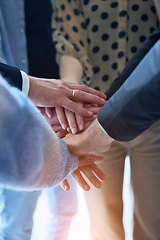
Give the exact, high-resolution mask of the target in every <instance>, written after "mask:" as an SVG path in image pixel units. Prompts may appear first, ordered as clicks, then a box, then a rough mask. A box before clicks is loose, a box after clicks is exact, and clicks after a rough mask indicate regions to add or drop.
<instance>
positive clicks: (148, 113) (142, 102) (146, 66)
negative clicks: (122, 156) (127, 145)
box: [98, 40, 160, 141]
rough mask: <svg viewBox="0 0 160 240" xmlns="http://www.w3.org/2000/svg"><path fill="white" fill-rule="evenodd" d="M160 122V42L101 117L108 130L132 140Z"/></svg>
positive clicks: (113, 135)
mask: <svg viewBox="0 0 160 240" xmlns="http://www.w3.org/2000/svg"><path fill="white" fill-rule="evenodd" d="M158 119H160V40H158V41H157V42H156V43H155V44H154V45H153V47H152V48H151V49H150V51H149V52H148V53H147V54H146V56H145V57H144V58H143V60H142V61H141V62H140V63H139V64H138V66H137V67H136V68H135V70H134V71H133V72H132V74H131V75H130V76H129V78H128V79H127V80H126V81H125V82H124V84H123V85H122V86H121V87H120V88H119V90H118V91H117V92H116V93H115V94H114V95H113V96H112V97H111V98H110V99H109V101H108V102H107V103H106V104H105V105H104V106H103V107H102V108H101V110H100V111H99V113H98V121H99V123H100V124H101V126H102V127H103V128H104V130H105V131H106V132H107V133H108V134H109V135H110V136H111V137H112V138H114V139H116V140H118V141H128V140H132V139H134V138H135V137H137V136H138V135H140V134H141V133H142V132H143V131H144V130H146V129H147V128H149V127H150V126H151V125H152V124H153V123H155V122H156V121H157V120H158Z"/></svg>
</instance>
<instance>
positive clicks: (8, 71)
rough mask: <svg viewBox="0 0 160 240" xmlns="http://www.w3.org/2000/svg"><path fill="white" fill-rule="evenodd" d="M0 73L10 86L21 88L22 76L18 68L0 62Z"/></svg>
mask: <svg viewBox="0 0 160 240" xmlns="http://www.w3.org/2000/svg"><path fill="white" fill-rule="evenodd" d="M0 74H1V75H2V77H3V78H4V79H5V80H6V81H7V82H8V83H9V84H10V85H11V86H14V87H16V88H18V89H19V90H22V76H21V72H20V70H19V69H18V68H16V67H12V66H9V65H7V64H4V63H0Z"/></svg>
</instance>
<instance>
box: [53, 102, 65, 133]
mask: <svg viewBox="0 0 160 240" xmlns="http://www.w3.org/2000/svg"><path fill="white" fill-rule="evenodd" d="M55 110H56V114H57V118H58V120H59V123H60V124H61V126H62V128H63V129H67V127H68V123H67V119H66V116H65V113H64V109H63V107H56V108H55Z"/></svg>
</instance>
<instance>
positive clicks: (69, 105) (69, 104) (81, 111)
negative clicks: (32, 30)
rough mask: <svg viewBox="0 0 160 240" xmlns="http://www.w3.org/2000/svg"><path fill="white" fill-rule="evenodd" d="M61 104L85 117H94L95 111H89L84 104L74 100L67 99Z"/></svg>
mask: <svg viewBox="0 0 160 240" xmlns="http://www.w3.org/2000/svg"><path fill="white" fill-rule="evenodd" d="M61 104H62V106H63V107H64V108H66V109H67V110H70V111H71V112H74V113H77V114H79V115H82V116H84V117H92V116H93V113H92V112H91V111H88V110H87V109H85V108H84V107H83V106H82V105H79V104H78V103H76V102H73V101H72V100H69V99H66V100H65V101H63V102H62V103H61Z"/></svg>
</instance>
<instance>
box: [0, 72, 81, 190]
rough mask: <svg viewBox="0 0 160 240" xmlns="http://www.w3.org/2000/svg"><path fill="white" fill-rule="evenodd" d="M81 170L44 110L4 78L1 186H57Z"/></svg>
mask: <svg viewBox="0 0 160 240" xmlns="http://www.w3.org/2000/svg"><path fill="white" fill-rule="evenodd" d="M77 167H78V159H77V158H76V157H75V156H73V155H71V154H70V153H69V151H68V149H67V146H66V144H65V142H64V141H63V140H60V139H58V137H57V136H56V134H55V133H54V132H53V131H52V129H51V127H50V125H49V124H48V123H47V122H46V120H45V119H44V117H43V116H42V115H41V113H40V111H39V110H38V109H37V108H36V107H35V106H34V105H33V104H32V103H31V102H30V100H29V99H28V98H27V97H26V96H25V95H24V93H22V92H21V91H19V90H18V89H16V88H14V87H11V86H10V85H8V83H7V82H6V81H5V80H3V79H2V77H1V76H0V187H4V188H11V189H17V190H25V191H26V190H28V191H32V190H35V189H42V188H46V187H54V186H55V185H57V184H58V183H60V182H61V181H62V180H63V179H64V178H65V177H66V176H67V175H68V174H69V173H71V172H72V171H74V170H75V169H76V168H77Z"/></svg>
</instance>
